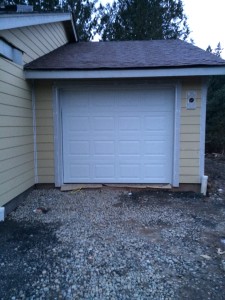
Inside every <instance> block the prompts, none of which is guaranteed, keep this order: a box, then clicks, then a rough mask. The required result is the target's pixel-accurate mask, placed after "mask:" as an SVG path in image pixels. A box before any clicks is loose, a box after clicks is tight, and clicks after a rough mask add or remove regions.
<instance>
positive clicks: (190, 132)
mask: <svg viewBox="0 0 225 300" xmlns="http://www.w3.org/2000/svg"><path fill="white" fill-rule="evenodd" d="M188 91H195V92H196V95H197V98H196V100H197V106H196V109H195V110H187V109H186V101H187V93H188ZM181 97H182V99H181V129H180V183H201V178H200V175H199V174H200V122H201V104H202V101H201V98H202V81H201V79H198V80H196V79H186V80H183V81H182V94H181Z"/></svg>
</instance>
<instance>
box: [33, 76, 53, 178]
mask: <svg viewBox="0 0 225 300" xmlns="http://www.w3.org/2000/svg"><path fill="white" fill-rule="evenodd" d="M35 98H36V126H37V127H36V132H37V160H38V161H37V166H38V182H39V183H54V138H53V131H54V130H53V109H52V83H51V82H49V81H37V82H36V84H35Z"/></svg>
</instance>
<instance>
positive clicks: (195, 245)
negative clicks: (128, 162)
mask: <svg viewBox="0 0 225 300" xmlns="http://www.w3.org/2000/svg"><path fill="white" fill-rule="evenodd" d="M207 172H208V174H210V175H211V176H210V186H211V189H210V191H209V196H208V197H201V196H200V195H197V194H194V193H172V192H168V191H167V192H163V191H136V192H135V191H132V194H130V193H129V191H125V190H114V189H102V190H81V191H77V192H63V193H62V192H60V191H58V190H56V189H54V190H53V189H51V190H47V189H45V190H39V189H37V190H34V191H33V192H32V193H31V194H30V195H29V196H28V197H27V198H26V199H25V200H24V203H23V205H21V206H20V207H19V208H18V209H17V210H16V211H14V212H13V213H11V215H10V216H9V217H8V218H7V220H6V221H5V222H2V223H0V233H1V234H0V299H4V300H5V299H104V300H105V299H154V300H157V299H201V300H202V299H216V300H219V299H225V252H224V253H223V251H225V164H224V162H223V161H222V162H221V161H217V160H214V159H207ZM40 207H41V208H44V209H46V211H44V212H38V211H35V210H36V209H37V208H40Z"/></svg>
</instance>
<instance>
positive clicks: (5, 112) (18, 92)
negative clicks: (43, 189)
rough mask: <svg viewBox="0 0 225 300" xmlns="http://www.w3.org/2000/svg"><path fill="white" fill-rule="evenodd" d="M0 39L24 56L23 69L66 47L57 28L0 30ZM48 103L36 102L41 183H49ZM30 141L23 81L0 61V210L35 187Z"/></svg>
mask: <svg viewBox="0 0 225 300" xmlns="http://www.w3.org/2000/svg"><path fill="white" fill-rule="evenodd" d="M0 37H2V38H4V39H5V40H6V41H8V42H9V43H10V44H12V45H14V46H15V47H17V48H18V49H20V50H21V51H23V62H24V63H29V62H30V61H32V60H34V59H36V58H38V57H40V56H42V55H44V54H46V53H49V52H51V51H53V50H54V49H56V48H58V47H60V46H62V45H64V44H66V43H67V42H68V39H67V35H66V31H65V28H64V25H63V23H61V22H57V23H53V24H43V25H35V26H29V27H22V28H16V29H11V30H2V31H0ZM42 87H43V86H42V85H40V86H39V88H40V92H42ZM37 95H38V96H39V94H38V93H37ZM50 97H51V96H50ZM50 97H48V96H47V102H48V103H47V102H45V100H46V97H42V96H41V101H40V107H39V109H40V111H39V112H41V114H42V113H43V115H38V112H37V132H38V133H39V134H38V136H37V141H38V142H39V144H38V149H37V150H38V153H37V156H38V157H41V160H40V164H39V169H38V171H39V176H40V178H39V179H40V180H39V182H43V183H45V182H54V174H53V173H54V169H53V165H54V161H53V144H52V140H53V126H52V106H51V99H50ZM49 99H50V101H49ZM37 106H38V105H37ZM45 112H47V115H46V114H45ZM33 140H34V138H33V116H32V91H31V86H30V85H29V83H28V82H27V81H25V79H24V74H23V67H22V66H19V65H17V64H14V63H12V62H10V61H9V60H6V59H3V58H0V206H2V205H4V204H6V203H7V202H8V201H10V200H11V199H13V198H14V197H16V196H18V195H19V194H20V193H22V192H24V191H25V190H27V189H28V188H30V187H31V186H32V185H34V181H35V180H34V143H33ZM49 141H50V142H49Z"/></svg>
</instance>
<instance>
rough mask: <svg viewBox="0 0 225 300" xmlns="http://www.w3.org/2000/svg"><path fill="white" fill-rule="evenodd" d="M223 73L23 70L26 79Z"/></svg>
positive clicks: (217, 70)
mask: <svg viewBox="0 0 225 300" xmlns="http://www.w3.org/2000/svg"><path fill="white" fill-rule="evenodd" d="M211 75H225V66H222V67H217V66H216V67H214V66H212V67H193V68H191V67H187V68H173V69H169V68H168V69H149V70H81V71H70V70H66V71H65V70H64V71H60V70H55V71H49V70H46V71H34V70H25V77H26V78H27V79H99V78H139V77H140V78H146V77H184V76H211Z"/></svg>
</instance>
